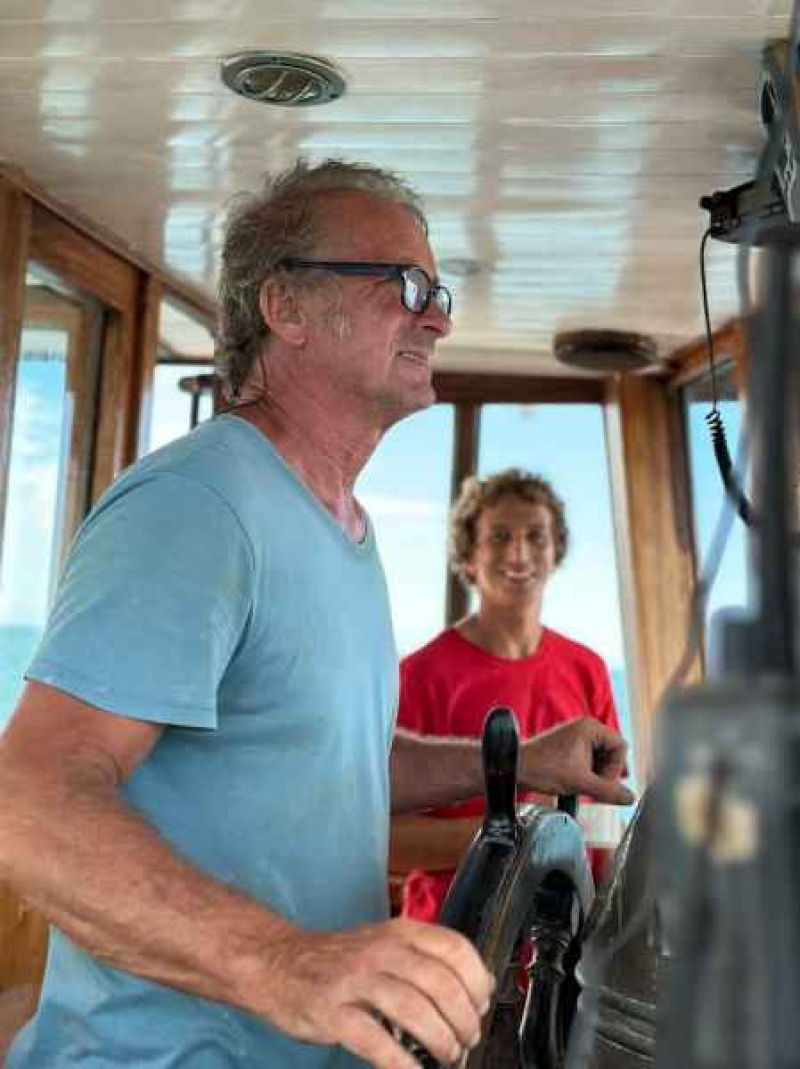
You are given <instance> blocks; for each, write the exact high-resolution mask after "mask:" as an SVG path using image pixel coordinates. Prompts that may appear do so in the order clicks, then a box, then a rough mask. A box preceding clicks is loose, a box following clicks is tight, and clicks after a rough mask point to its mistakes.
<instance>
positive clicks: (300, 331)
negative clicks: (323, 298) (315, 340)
mask: <svg viewBox="0 0 800 1069" xmlns="http://www.w3.org/2000/svg"><path fill="white" fill-rule="evenodd" d="M258 306H259V308H260V309H261V315H262V316H263V317H264V322H265V323H266V324H267V326H268V327H269V329H270V330H271V331H272V333H273V334H275V335H277V337H279V338H281V339H282V340H283V341H285V342H286V343H287V344H288V345H302V344H303V342H304V341H305V340H306V330H307V318H306V314H305V311H304V309H303V307H302V302H301V299H300V295H299V294H298V292H297V290H295V289H293V288H292V287H290V286H288V285H287V284H286V283H285V282H279V281H268V282H265V283H264V284H263V285H262V287H261V291H260V293H259V295H258Z"/></svg>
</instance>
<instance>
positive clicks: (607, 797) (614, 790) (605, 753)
mask: <svg viewBox="0 0 800 1069" xmlns="http://www.w3.org/2000/svg"><path fill="white" fill-rule="evenodd" d="M627 752H628V744H627V743H626V742H625V740H624V739H623V738H622V736H621V735H618V734H617V733H616V732H615V731H612V730H611V729H610V728H607V727H606V726H605V725H604V724H601V723H600V722H599V721H598V720H594V719H593V718H592V717H588V716H587V717H582V718H581V719H579V720H570V721H569V722H568V723H566V724H559V725H558V727H554V728H551V729H550V730H549V731H545V732H543V733H542V734H541V735H536V736H535V737H534V738H532V739H528V740H527V741H525V742H524V743H522V745H521V747H520V762H519V778H520V783H521V785H522V786H524V787H527V788H528V789H530V790H535V791H544V792H545V793H546V794H588V795H589V796H590V797H592V798H594V799H595V800H596V801H598V802H605V803H607V804H609V805H630V803H631V802H633V801H634V795H633V793H632V792H631V791H629V790H628V788H627V787H624V786H623V785H622V784H621V783H620V782H619V781H620V778H621V777H622V776H624V775H625V774H626V754H627Z"/></svg>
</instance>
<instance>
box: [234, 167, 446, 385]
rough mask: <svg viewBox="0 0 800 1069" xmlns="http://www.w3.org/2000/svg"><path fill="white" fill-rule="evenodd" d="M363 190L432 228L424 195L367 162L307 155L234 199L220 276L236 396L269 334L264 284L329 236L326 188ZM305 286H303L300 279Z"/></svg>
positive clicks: (302, 257)
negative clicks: (315, 159) (322, 206)
mask: <svg viewBox="0 0 800 1069" xmlns="http://www.w3.org/2000/svg"><path fill="white" fill-rule="evenodd" d="M342 191H361V192H364V193H371V194H373V195H374V196H376V197H379V198H382V199H384V200H391V201H395V202H397V203H399V204H403V205H405V206H406V207H407V208H408V209H409V210H410V211H411V212H413V214H414V215H415V216H416V218H417V220H418V221H419V223H420V226H421V227H422V229H423V230H424V231H425V232H426V233H427V221H426V219H425V214H424V212H423V209H422V202H421V200H420V198H419V196H418V195H417V193H416V192H415V191H414V190H413V189H412V187H411V186H410V185H408V184H407V183H406V182H405V181H403V179H402V178H400V177H399V176H398V175H396V174H394V173H393V172H391V171H386V170H383V169H382V168H379V167H372V166H370V165H369V164H365V163H349V162H347V161H345V160H336V159H329V160H324V161H323V162H322V163H319V164H316V165H314V166H312V165H310V164H309V163H307V162H306V161H305V160H299V161H298V162H297V163H296V164H295V165H294V166H293V167H291V168H290V169H289V170H287V171H284V172H282V173H281V174H278V175H275V176H269V175H268V176H266V178H265V180H264V184H263V186H262V188H261V190H260V192H258V193H252V194H247V193H245V194H240V195H239V196H238V197H236V198H234V200H233V202H232V203H231V206H230V208H229V211H228V216H227V219H226V223H225V237H224V243H223V248H222V266H221V275H220V282H219V321H218V329H217V351H216V370H217V374H218V376H219V377H220V379H221V381H222V386H223V389H224V391H225V393H226V394H227V395H228V397H230V398H232V399H235V398H236V397H237V396H238V394H239V391H240V390H241V388H242V386H243V385H244V383H245V381H246V380H247V378H248V376H249V375H250V372H251V371H252V369H253V366H254V364H255V361H256V359H257V357H258V355H259V353H260V352H261V351H262V349H263V346H264V343H265V342H266V340H267V338H268V337H269V333H270V330H269V327H268V326H267V324H266V323H265V322H264V318H263V316H262V314H261V309H260V307H259V295H260V293H261V287H262V286H263V284H264V282H266V281H268V280H269V279H272V278H275V277H278V276H280V275H281V274H284V273H283V272H281V271H280V269H279V268H278V267H277V265H278V264H279V263H280V262H281V260H285V259H290V258H292V257H295V258H297V259H304V258H310V257H312V256H313V255H314V251H315V248H316V246H317V245H318V242H319V240H320V239H321V237H322V223H321V219H320V213H319V212H317V211H316V210H315V209H316V207H317V201H318V199H319V198H320V195H321V194H325V193H333V192H342ZM298 284H300V283H299V282H298Z"/></svg>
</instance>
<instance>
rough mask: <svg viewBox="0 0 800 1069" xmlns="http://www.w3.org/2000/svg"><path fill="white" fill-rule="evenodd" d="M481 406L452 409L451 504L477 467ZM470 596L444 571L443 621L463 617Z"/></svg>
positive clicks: (456, 577) (453, 620)
mask: <svg viewBox="0 0 800 1069" xmlns="http://www.w3.org/2000/svg"><path fill="white" fill-rule="evenodd" d="M480 411H481V406H480V405H478V404H472V403H469V402H464V403H461V404H457V405H455V407H454V423H453V467H452V473H451V476H450V501H451V503H452V502H453V501H455V499H456V497H457V496H458V491H459V488H460V487H461V483H462V482H463V480H464V479H465V478H466V477H467V476H468V475H472V474H474V472H475V470H476V469H477V467H478V441H479V437H480ZM468 609H469V595H468V593H467V591H466V590H465V589H464V586H463V584H462V582H461V580H460V579H459V578H458V576H456V575H454V574H453V573H452V572H451V571H450V569H449V567H448V570H447V593H446V608H445V619H446V620H447V623H448V624H452V623H455V622H456V620H460V619H461V617H462V616H464V615H466V613H467V610H468Z"/></svg>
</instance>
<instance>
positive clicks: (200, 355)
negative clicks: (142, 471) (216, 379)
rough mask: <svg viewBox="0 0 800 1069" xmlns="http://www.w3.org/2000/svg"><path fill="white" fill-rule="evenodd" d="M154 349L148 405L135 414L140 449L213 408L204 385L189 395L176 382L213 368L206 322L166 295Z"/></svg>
mask: <svg viewBox="0 0 800 1069" xmlns="http://www.w3.org/2000/svg"><path fill="white" fill-rule="evenodd" d="M158 348H159V356H158V363H157V364H156V368H155V374H154V376H153V392H152V397H151V400H150V406H149V409H148V410H147V411H144V412H142V414H141V420H142V428H143V429H142V434H141V441H142V442H144V443H146V448H145V452H149V451H150V450H153V449H158V448H159V447H160V446H162V445H166V444H167V442H171V441H172V440H173V439H175V438H179V437H180V436H181V435H182V434H186V433H187V432H188V431H190V430H191V428H192V426H194V425H196V424H197V423H201V422H202V421H203V420H204V419H208V418H209V417H210V416H211V414H212V409H213V400H212V396H211V391H210V390H204V391H203V392H202V393H201V394H200V395H199V396H198V397H195V396H194V395H193V394H192V393H191V392H190V391H188V390H186V389H184V388H182V387H181V380H182V379H187V378H191V377H194V376H196V375H208V374H209V373H210V372H211V371H212V370H213V356H214V339H213V337H212V335H211V331H210V330H209V329H208V326H207V325H206V324H205V323H203V322H201V321H200V320H199V319H198V318H197V316H196V315H193V314H192V313H191V312H189V311H187V310H186V309H185V308H184V307H183V306H182V305H181V304H179V303H178V302H176V301H174V300H171V299H170V298H166V299H165V300H163V301H162V302H161V308H160V310H159V322H158Z"/></svg>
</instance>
